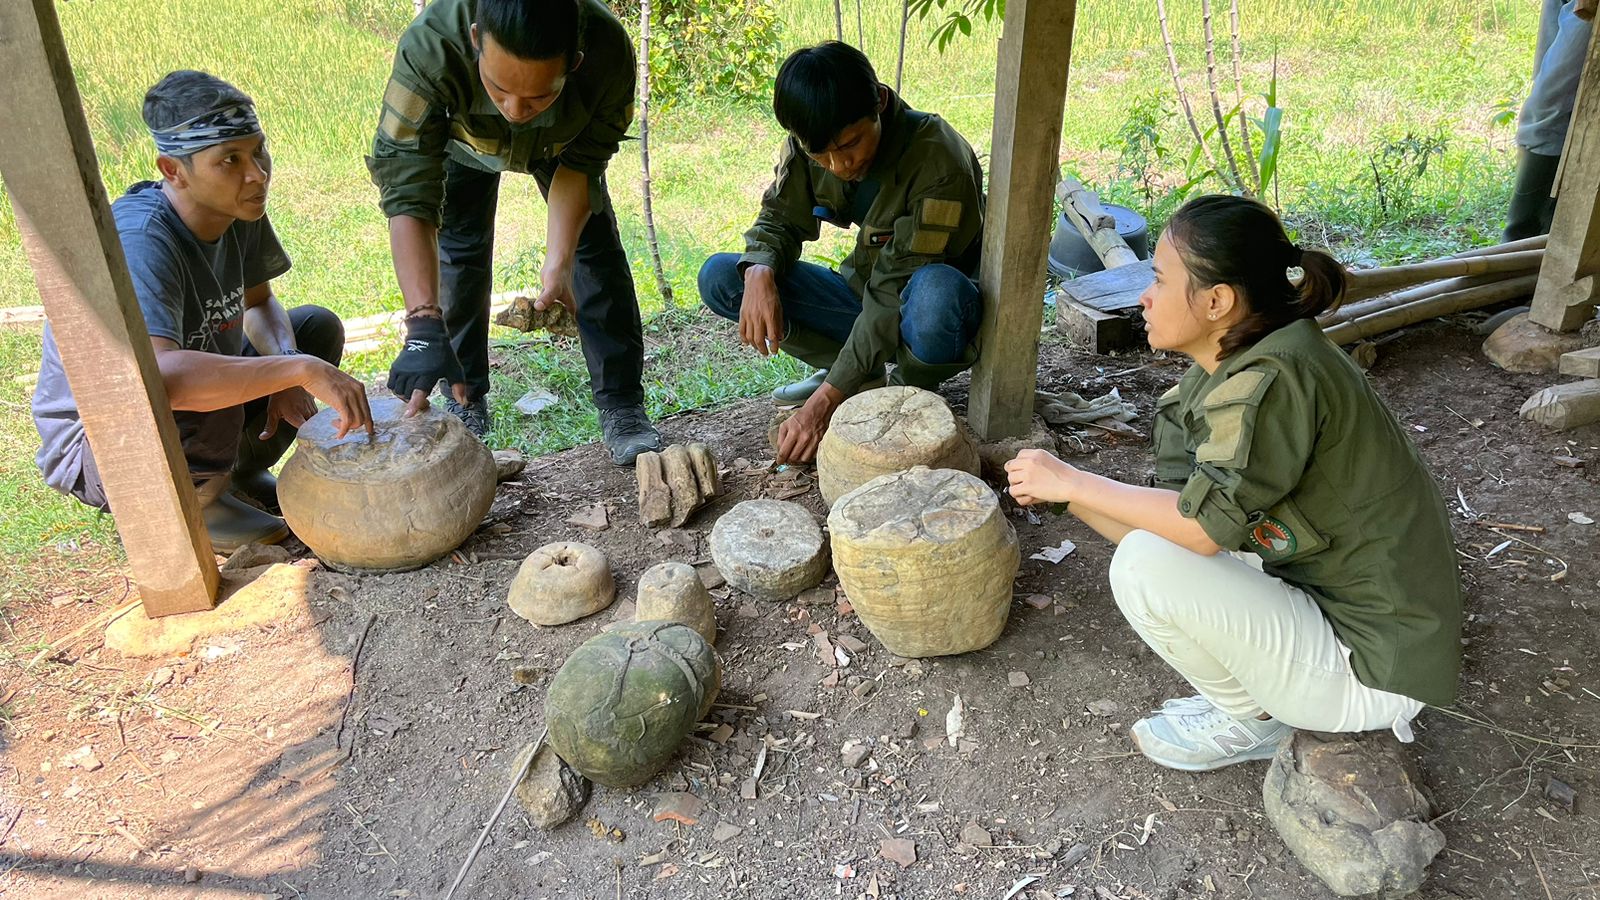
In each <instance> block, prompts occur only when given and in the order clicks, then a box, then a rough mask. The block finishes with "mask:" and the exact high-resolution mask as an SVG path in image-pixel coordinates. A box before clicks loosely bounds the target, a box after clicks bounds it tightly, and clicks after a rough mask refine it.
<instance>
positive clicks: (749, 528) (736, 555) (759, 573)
mask: <svg viewBox="0 0 1600 900" xmlns="http://www.w3.org/2000/svg"><path fill="white" fill-rule="evenodd" d="M826 549H827V548H826V547H825V545H824V543H823V540H822V529H821V528H820V527H819V526H818V525H817V520H816V519H815V518H813V517H812V515H811V513H810V512H809V511H808V510H807V509H806V508H805V507H803V506H801V505H799V504H797V503H790V502H788V501H786V500H746V501H744V502H743V503H740V504H738V505H736V506H735V507H734V508H733V509H730V510H728V512H727V513H726V514H724V515H723V516H722V518H720V519H718V520H717V524H715V525H713V526H712V527H711V558H712V560H713V561H715V562H716V564H717V571H719V572H721V573H722V577H723V578H725V579H726V580H727V582H728V584H730V585H732V586H733V587H734V588H736V589H737V590H741V591H743V592H745V593H746V594H749V595H751V596H752V597H758V598H761V599H765V600H788V599H789V598H791V597H793V596H794V595H796V594H798V593H800V592H801V591H803V590H805V589H806V588H811V587H816V586H817V584H818V583H819V582H821V581H822V576H823V575H825V574H827V571H828V557H827V553H826V552H825V551H826Z"/></svg>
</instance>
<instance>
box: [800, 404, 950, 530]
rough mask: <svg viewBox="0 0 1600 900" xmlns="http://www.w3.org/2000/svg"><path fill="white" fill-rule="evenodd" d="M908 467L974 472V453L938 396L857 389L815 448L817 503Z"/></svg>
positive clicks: (839, 495) (832, 501) (834, 416)
mask: <svg viewBox="0 0 1600 900" xmlns="http://www.w3.org/2000/svg"><path fill="white" fill-rule="evenodd" d="M912 466H927V467H928V468H930V469H957V470H959V471H962V472H968V473H971V474H973V475H976V474H978V450H977V446H976V445H975V444H974V442H973V440H972V436H971V435H970V434H969V433H968V432H967V429H966V427H965V425H964V424H963V423H962V422H961V421H960V420H959V419H957V418H956V415H955V413H953V412H951V411H950V407H949V406H948V405H947V404H946V403H945V402H944V399H943V398H942V397H940V396H939V395H938V394H934V393H930V392H928V391H924V390H922V389H920V388H914V387H906V386H903V385H894V386H890V387H882V388H878V389H877V390H872V391H862V392H861V393H859V394H856V395H855V396H854V397H851V398H850V399H848V400H846V401H845V402H844V403H842V404H840V406H839V409H838V410H837V411H836V412H835V413H834V414H833V419H832V421H831V422H829V424H828V431H827V433H826V434H824V435H823V436H822V444H821V445H820V446H819V447H818V448H817V480H818V482H819V484H818V486H819V487H820V488H821V489H822V499H823V502H825V503H827V504H828V506H830V507H832V506H833V504H834V503H835V502H836V501H837V500H838V499H839V498H840V497H842V496H844V495H845V494H847V493H849V492H850V491H853V490H855V489H856V488H858V487H860V486H861V485H863V484H866V483H867V482H869V481H871V480H872V479H874V478H877V477H878V476H879V475H887V474H889V473H891V472H904V471H905V470H907V469H909V468H911V467H912Z"/></svg>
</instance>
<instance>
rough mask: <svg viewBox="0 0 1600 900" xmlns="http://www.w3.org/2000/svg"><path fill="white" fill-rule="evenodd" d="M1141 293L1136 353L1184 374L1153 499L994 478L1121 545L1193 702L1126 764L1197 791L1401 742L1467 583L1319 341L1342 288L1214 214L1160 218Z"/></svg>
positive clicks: (1319, 268)
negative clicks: (1141, 759)
mask: <svg viewBox="0 0 1600 900" xmlns="http://www.w3.org/2000/svg"><path fill="white" fill-rule="evenodd" d="M1291 269H1299V270H1300V271H1301V275H1300V278H1299V280H1298V283H1296V282H1294V281H1291V280H1290V275H1291V272H1290V270H1291ZM1155 273H1156V279H1155V283H1154V284H1153V285H1152V286H1151V287H1150V288H1149V289H1147V290H1146V291H1145V293H1144V296H1143V297H1141V298H1140V303H1141V305H1142V306H1143V307H1144V316H1145V322H1146V326H1147V328H1148V330H1149V339H1150V346H1151V347H1152V348H1153V349H1157V350H1174V351H1177V352H1179V353H1182V354H1184V355H1185V356H1188V357H1189V358H1190V359H1192V360H1194V365H1193V366H1191V367H1190V368H1189V371H1188V372H1187V373H1186V374H1185V375H1184V376H1183V379H1182V380H1181V381H1180V382H1179V383H1178V384H1177V385H1176V386H1175V387H1173V388H1172V390H1170V391H1168V392H1167V393H1166V394H1165V395H1163V396H1162V397H1161V399H1160V400H1159V401H1157V407H1156V425H1155V435H1154V441H1155V453H1156V473H1155V478H1154V479H1153V482H1152V484H1153V486H1152V487H1138V486H1134V485H1128V484H1123V483H1121V482H1118V481H1115V480H1113V479H1110V478H1105V477H1102V476H1099V475H1094V474H1092V473H1089V472H1085V471H1083V470H1081V469H1078V468H1075V467H1073V466H1071V465H1068V464H1067V463H1064V462H1062V461H1061V460H1059V459H1056V458H1055V457H1053V456H1051V455H1050V454H1048V453H1044V452H1041V451H1023V453H1022V454H1021V455H1020V456H1019V457H1018V458H1017V459H1015V460H1013V461H1012V462H1011V463H1010V464H1008V465H1007V467H1006V468H1007V470H1008V473H1009V477H1010V482H1011V487H1010V490H1011V493H1012V495H1013V496H1014V497H1016V499H1017V501H1018V502H1019V503H1023V504H1028V503H1034V502H1062V501H1066V502H1068V503H1070V507H1069V509H1070V510H1071V511H1072V512H1073V513H1074V514H1075V515H1077V516H1078V518H1080V519H1082V520H1083V521H1084V522H1086V523H1088V524H1089V525H1090V526H1091V527H1093V528H1094V529H1095V530H1096V531H1098V532H1100V533H1101V534H1102V535H1104V536H1105V537H1107V538H1108V539H1110V540H1111V541H1113V542H1115V543H1116V544H1117V552H1116V555H1115V556H1114V557H1113V559H1112V563H1111V589H1112V593H1113V594H1114V595H1115V596H1116V600H1117V605H1118V606H1119V607H1120V608H1121V609H1122V611H1123V614H1124V615H1125V616H1127V618H1128V622H1129V624H1131V625H1132V626H1133V628H1134V630H1136V631H1137V632H1139V635H1140V636H1141V637H1143V638H1144V640H1145V642H1146V643H1148V644H1149V645H1150V646H1151V648H1152V649H1154V650H1155V651H1156V652H1157V653H1158V654H1160V655H1161V657H1162V658H1163V659H1165V660H1166V661H1167V662H1168V663H1169V664H1170V665H1171V666H1172V667H1173V668H1174V669H1176V670H1177V671H1178V672H1179V674H1181V675H1183V677H1184V678H1186V679H1187V680H1188V681H1189V682H1190V683H1191V684H1192V685H1194V687H1195V689H1196V690H1198V691H1199V692H1200V693H1199V696H1196V697H1190V698H1185V699H1177V700H1169V701H1167V702H1166V703H1165V704H1163V705H1162V708H1161V709H1159V710H1157V711H1155V713H1154V714H1152V715H1151V716H1150V717H1149V718H1146V719H1142V720H1140V721H1139V722H1137V723H1136V724H1135V725H1134V727H1133V729H1132V734H1133V738H1134V741H1135V743H1136V744H1137V745H1138V746H1139V749H1140V750H1142V751H1143V752H1144V754H1145V755H1146V756H1148V757H1150V758H1151V759H1153V760H1155V761H1156V762H1159V763H1161V764H1163V765H1166V766H1170V767H1172V768H1176V769H1185V770H1203V769H1214V768H1217V767H1219V766H1224V765H1229V764H1231V763H1235V762H1243V761H1245V760H1249V759H1264V758H1267V757H1269V756H1271V755H1272V753H1273V752H1274V751H1275V749H1276V747H1277V745H1278V743H1279V742H1280V741H1281V740H1282V739H1283V738H1284V737H1286V736H1287V735H1288V734H1289V732H1290V730H1291V729H1293V728H1304V729H1310V730H1316V731H1364V730H1369V729H1376V728H1390V729H1393V731H1394V732H1395V734H1396V735H1397V736H1398V737H1400V739H1401V740H1410V739H1411V729H1410V721H1411V719H1412V717H1414V716H1415V715H1416V714H1417V712H1418V711H1419V710H1421V708H1422V706H1423V705H1424V704H1425V703H1434V704H1445V703H1449V702H1450V701H1451V700H1452V699H1453V698H1454V696H1455V690H1456V679H1457V676H1458V674H1459V671H1460V665H1461V662H1460V631H1461V588H1460V580H1459V577H1458V573H1457V571H1456V564H1455V549H1454V545H1453V543H1452V540H1451V535H1450V525H1449V518H1448V513H1447V512H1446V510H1445V505H1444V500H1443V498H1442V497H1441V495H1440V493H1439V489H1438V487H1437V485H1436V484H1435V483H1434V480H1433V477H1432V476H1431V475H1430V474H1429V472H1428V471H1427V468H1426V467H1425V466H1424V465H1423V463H1422V460H1421V458H1420V457H1419V456H1418V455H1417V452H1416V450H1415V449H1414V448H1413V447H1412V446H1411V443H1410V441H1409V440H1408V439H1407V437H1406V435H1405V432H1404V431H1403V430H1402V429H1401V427H1400V425H1399V424H1398V423H1397V422H1396V421H1395V419H1394V416H1393V415H1392V414H1391V413H1390V412H1389V411H1388V409H1387V408H1385V407H1384V405H1383V402H1382V401H1381V400H1379V399H1378V397H1377V395H1376V394H1374V393H1373V391H1372V389H1371V387H1370V386H1369V385H1368V384H1367V380H1366V377H1365V376H1364V375H1363V374H1362V372H1361V370H1360V369H1358V368H1357V367H1356V366H1355V365H1354V364H1353V363H1352V362H1351V361H1350V358H1349V357H1348V356H1346V355H1345V354H1344V353H1343V352H1342V351H1340V350H1339V348H1338V347H1337V346H1335V345H1334V344H1333V343H1332V342H1331V341H1329V340H1328V339H1327V338H1326V337H1324V336H1323V334H1322V331H1321V329H1320V328H1319V327H1318V325H1317V323H1316V316H1317V315H1318V314H1319V313H1322V312H1324V311H1325V310H1328V309H1331V308H1333V307H1334V306H1336V305H1337V304H1338V302H1339V299H1340V298H1341V297H1342V295H1343V293H1344V287H1345V276H1344V270H1343V268H1342V267H1340V265H1339V264H1338V262H1337V261H1335V260H1334V259H1333V258H1332V257H1331V256H1328V255H1327V254H1326V253H1322V252H1320V251H1316V250H1301V249H1300V248H1299V247H1297V246H1295V244H1294V243H1293V242H1291V241H1290V240H1289V238H1288V236H1287V235H1286V234H1285V233H1284V230H1283V225H1282V223H1280V222H1279V221H1278V218H1277V216H1276V215H1275V214H1274V213H1273V212H1272V211H1271V210H1270V209H1268V208H1267V207H1266V206H1263V205H1262V204H1260V203H1258V202H1256V201H1254V200H1246V199H1243V198H1239V197H1226V196H1210V197H1201V198H1198V199H1196V200H1193V201H1191V202H1189V203H1187V204H1185V205H1184V207H1183V208H1182V209H1180V210H1179V211H1178V212H1177V214H1176V215H1174V216H1173V218H1172V221H1171V222H1170V223H1169V224H1168V226H1167V230H1166V233H1165V234H1164V235H1163V236H1162V238H1161V240H1160V242H1159V243H1158V244H1157V245H1156V253H1155Z"/></svg>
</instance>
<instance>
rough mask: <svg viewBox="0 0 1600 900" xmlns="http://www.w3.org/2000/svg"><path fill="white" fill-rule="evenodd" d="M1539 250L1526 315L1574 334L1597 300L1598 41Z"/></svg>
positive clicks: (1599, 242)
mask: <svg viewBox="0 0 1600 900" xmlns="http://www.w3.org/2000/svg"><path fill="white" fill-rule="evenodd" d="M1545 252H1546V254H1547V255H1546V257H1545V261H1544V266H1543V267H1542V268H1541V269H1540V270H1539V288H1538V290H1537V291H1535V292H1534V296H1533V304H1532V309H1531V310H1530V311H1529V313H1528V317H1529V318H1530V319H1531V320H1533V322H1534V323H1536V324H1539V325H1543V326H1544V327H1546V328H1549V329H1551V330H1553V331H1576V330H1578V328H1579V327H1581V326H1582V325H1583V323H1584V322H1586V321H1588V320H1589V319H1590V318H1591V317H1592V316H1593V315H1594V308H1595V304H1596V301H1597V299H1600V281H1597V280H1596V279H1597V276H1600V41H1594V40H1591V41H1590V42H1589V53H1588V58H1587V62H1586V63H1585V65H1584V70H1583V78H1582V79H1581V80H1580V82H1579V84H1578V98H1577V101H1576V104H1575V105H1574V108H1573V110H1572V127H1571V128H1569V129H1568V130H1567V143H1566V148H1565V149H1564V150H1563V151H1562V154H1561V171H1560V173H1559V174H1558V175H1557V177H1556V209H1555V216H1554V218H1553V219H1552V221H1551V223H1550V243H1549V245H1548V247H1547V249H1546V251H1545Z"/></svg>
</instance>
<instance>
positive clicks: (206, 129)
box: [150, 103, 261, 156]
mask: <svg viewBox="0 0 1600 900" xmlns="http://www.w3.org/2000/svg"><path fill="white" fill-rule="evenodd" d="M260 133H261V122H260V120H258V119H257V118H256V108H255V107H254V106H251V105H250V104H248V103H241V104H238V105H237V106H225V107H223V108H222V109H214V110H211V111H210V112H205V113H201V114H200V115H198V116H195V117H194V118H192V119H189V120H187V121H184V122H179V123H178V124H176V125H173V126H170V127H168V128H158V129H155V130H153V131H151V132H150V135H151V137H154V138H155V140H156V150H157V151H159V152H160V153H162V154H163V155H166V156H189V155H190V154H193V153H198V152H199V151H201V150H204V149H205V148H207V147H214V146H216V145H217V144H222V143H226V142H228V141H236V140H238V139H240V138H247V137H254V136H255V135H258V134H260Z"/></svg>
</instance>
